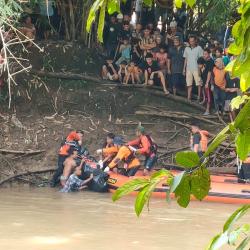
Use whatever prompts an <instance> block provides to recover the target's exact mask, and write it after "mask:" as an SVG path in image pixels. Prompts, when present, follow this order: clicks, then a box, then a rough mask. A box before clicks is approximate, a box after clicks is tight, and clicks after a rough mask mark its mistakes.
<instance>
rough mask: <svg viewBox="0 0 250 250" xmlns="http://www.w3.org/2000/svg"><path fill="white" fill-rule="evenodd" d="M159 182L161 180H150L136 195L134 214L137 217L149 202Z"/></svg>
mask: <svg viewBox="0 0 250 250" xmlns="http://www.w3.org/2000/svg"><path fill="white" fill-rule="evenodd" d="M160 181H161V179H159V178H156V179H154V180H152V181H151V182H150V183H149V184H148V185H147V186H145V187H144V188H143V189H142V190H141V191H140V192H139V194H138V195H137V197H136V200H135V212H136V215H137V216H139V215H140V214H141V212H142V209H143V207H144V205H145V204H146V203H148V202H149V199H150V196H151V194H152V192H153V191H154V189H155V187H156V186H157V184H158V183H159V182H160Z"/></svg>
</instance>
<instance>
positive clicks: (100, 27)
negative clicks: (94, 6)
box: [97, 0, 107, 43]
mask: <svg viewBox="0 0 250 250" xmlns="http://www.w3.org/2000/svg"><path fill="white" fill-rule="evenodd" d="M106 5H107V0H104V1H103V4H102V6H101V10H100V14H99V22H98V28H97V38H98V41H99V42H101V43H103V28H104V23H105V12H106Z"/></svg>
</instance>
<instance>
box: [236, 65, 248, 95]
mask: <svg viewBox="0 0 250 250" xmlns="http://www.w3.org/2000/svg"><path fill="white" fill-rule="evenodd" d="M249 61H250V60H249ZM247 68H249V65H246V66H245V68H243V66H242V70H246V71H245V72H243V73H242V74H241V75H240V88H241V90H242V91H247V90H248V89H249V88H250V73H249V72H248V71H247ZM235 74H237V73H235Z"/></svg>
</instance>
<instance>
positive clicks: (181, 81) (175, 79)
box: [170, 73, 185, 88]
mask: <svg viewBox="0 0 250 250" xmlns="http://www.w3.org/2000/svg"><path fill="white" fill-rule="evenodd" d="M170 79H171V80H170V84H171V87H172V88H182V87H183V86H185V78H184V76H183V74H181V73H175V74H172V75H171V77H170Z"/></svg>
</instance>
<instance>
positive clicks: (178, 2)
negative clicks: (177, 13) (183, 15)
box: [174, 0, 182, 9]
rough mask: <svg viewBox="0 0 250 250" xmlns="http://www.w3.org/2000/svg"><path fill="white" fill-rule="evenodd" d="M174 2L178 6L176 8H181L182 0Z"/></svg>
mask: <svg viewBox="0 0 250 250" xmlns="http://www.w3.org/2000/svg"><path fill="white" fill-rule="evenodd" d="M174 4H175V6H176V8H179V9H180V8H181V6H182V0H175V1H174Z"/></svg>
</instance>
